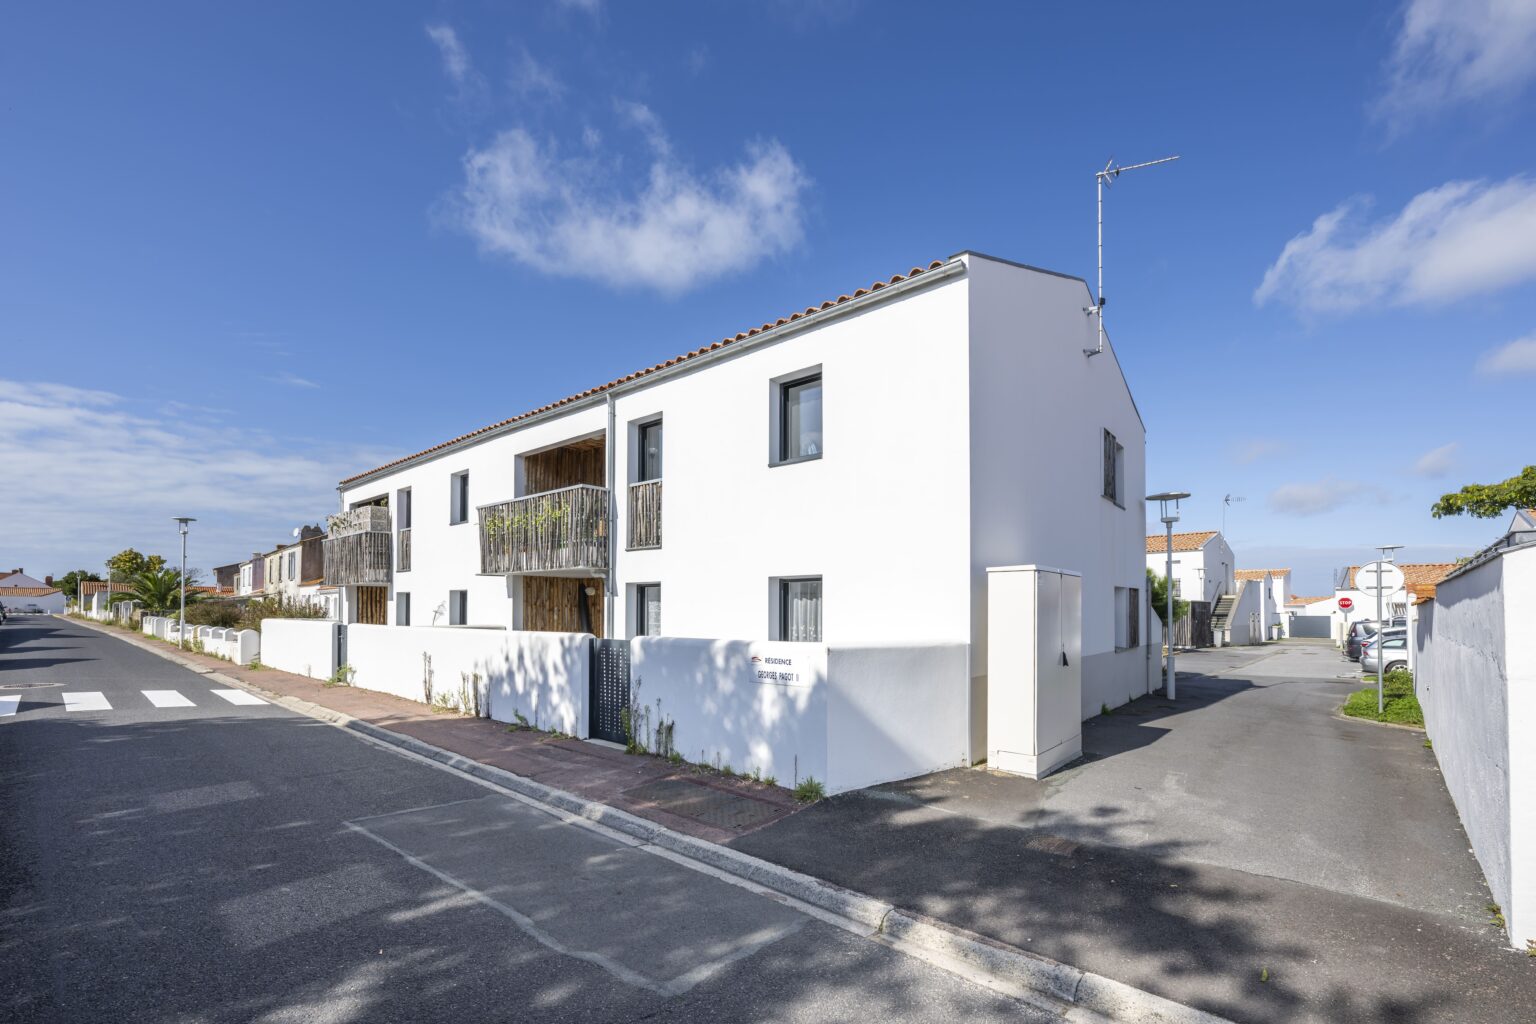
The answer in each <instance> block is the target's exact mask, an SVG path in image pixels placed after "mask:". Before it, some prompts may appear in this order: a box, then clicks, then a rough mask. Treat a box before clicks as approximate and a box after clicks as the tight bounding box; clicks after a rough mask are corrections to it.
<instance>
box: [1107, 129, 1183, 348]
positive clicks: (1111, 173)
mask: <svg viewBox="0 0 1536 1024" xmlns="http://www.w3.org/2000/svg"><path fill="white" fill-rule="evenodd" d="M1177 159H1178V157H1177V156H1165V157H1163V158H1162V159H1161V160H1148V161H1147V162H1146V163H1140V164H1130V165H1128V166H1124V167H1116V166H1115V158H1114V157H1110V158H1109V163H1107V164H1105V165H1104V169H1103V170H1102V171H1095V172H1094V175H1093V176H1094V179H1095V180H1096V181H1097V182H1098V186H1099V294H1098V297H1097V301H1096V302H1095V303H1094V304H1093V305H1092V306H1088V307H1087V308H1085V309H1084V310H1083V312H1084V313H1087V314H1088V315H1089V316H1097V317H1098V318H1099V347H1098V348H1085V349H1083V355H1085V356H1096V355H1098V354H1099V353H1100V352H1103V351H1104V189H1105V188H1107V187H1109V186H1111V185H1113V184H1114V183H1115V179H1116V178H1118V177H1120V175H1122V174H1124V173H1125V172H1126V171H1139V170H1140V169H1141V168H1143V167H1156V166H1157V165H1158V164H1169V163H1173V161H1175V160H1177Z"/></svg>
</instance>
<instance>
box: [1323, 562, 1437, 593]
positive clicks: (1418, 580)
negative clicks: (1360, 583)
mask: <svg viewBox="0 0 1536 1024" xmlns="http://www.w3.org/2000/svg"><path fill="white" fill-rule="evenodd" d="M1397 567H1398V568H1399V569H1401V570H1403V582H1404V584H1405V585H1406V586H1407V587H1408V589H1409V590H1412V589H1413V588H1414V587H1415V586H1419V585H1423V584H1428V585H1429V586H1434V585H1435V584H1437V583H1439V582H1440V581H1441V580H1443V579H1445V578H1446V576H1448V575H1450V572H1451V570H1452V569H1454V568H1456V563H1455V562H1399V563H1397ZM1359 569H1360V567H1359V566H1358V565H1352V566H1350V567H1349V589H1350V590H1353V589H1354V588H1355V573H1356V572H1358V571H1359Z"/></svg>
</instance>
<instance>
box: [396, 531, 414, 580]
mask: <svg viewBox="0 0 1536 1024" xmlns="http://www.w3.org/2000/svg"><path fill="white" fill-rule="evenodd" d="M395 566H396V570H397V571H398V572H410V571H411V528H410V527H409V526H402V527H401V528H400V550H399V551H397V552H395Z"/></svg>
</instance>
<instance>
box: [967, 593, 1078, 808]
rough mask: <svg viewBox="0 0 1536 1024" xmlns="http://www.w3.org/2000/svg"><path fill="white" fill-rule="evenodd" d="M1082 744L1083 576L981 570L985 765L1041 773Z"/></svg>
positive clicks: (1036, 775) (1064, 760)
mask: <svg viewBox="0 0 1536 1024" xmlns="http://www.w3.org/2000/svg"><path fill="white" fill-rule="evenodd" d="M1082 750H1083V740H1082V578H1081V577H1080V576H1078V575H1077V574H1076V573H1073V572H1069V571H1066V570H1062V569H1049V568H1045V567H1043V566H1033V565H1022V566H1004V567H999V568H990V569H988V570H987V761H988V763H989V764H990V765H991V766H992V767H993V768H996V769H998V770H1000V771H1005V772H1013V773H1015V774H1019V775H1026V776H1028V777H1030V778H1040V777H1042V776H1044V775H1047V774H1049V773H1050V772H1052V771H1054V770H1055V769H1056V768H1059V767H1060V766H1061V765H1063V764H1066V763H1067V762H1068V761H1071V760H1073V759H1074V758H1076V757H1078V756H1079V755H1080V754H1081V753H1082Z"/></svg>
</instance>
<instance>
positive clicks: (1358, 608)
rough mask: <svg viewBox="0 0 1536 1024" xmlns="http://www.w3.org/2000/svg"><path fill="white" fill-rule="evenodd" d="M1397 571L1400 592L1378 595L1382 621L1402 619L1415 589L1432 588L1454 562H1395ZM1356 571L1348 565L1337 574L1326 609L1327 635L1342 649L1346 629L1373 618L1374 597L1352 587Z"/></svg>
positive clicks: (1406, 612) (1452, 567)
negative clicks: (1343, 601) (1345, 602)
mask: <svg viewBox="0 0 1536 1024" xmlns="http://www.w3.org/2000/svg"><path fill="white" fill-rule="evenodd" d="M1396 564H1397V567H1398V568H1399V569H1401V570H1403V580H1404V586H1403V589H1401V590H1398V591H1397V592H1396V593H1392V594H1384V595H1382V613H1381V614H1382V617H1383V618H1386V619H1395V618H1402V617H1406V616H1407V614H1408V606H1409V603H1410V602H1411V601H1412V600H1413V592H1414V591H1415V590H1416V589H1419V588H1426V587H1429V588H1432V587H1434V586H1435V585H1436V584H1438V583H1439V582H1440V581H1441V580H1442V579H1444V578H1445V577H1446V575H1447V574H1449V573H1450V572H1451V570H1453V569H1455V568H1456V563H1455V562H1398V563H1396ZM1359 569H1360V567H1359V566H1358V565H1351V566H1348V567H1347V568H1345V569H1342V570H1340V571H1339V574H1338V578H1337V580H1336V581H1335V585H1334V592H1333V604H1332V605H1331V607H1330V608H1329V616H1330V625H1331V631H1330V635H1331V636H1332V637H1333V639H1334V642H1335V643H1337V644H1340V645H1342V644H1343V642H1344V633H1345V631H1346V630H1347V629H1348V628H1349V626H1350V625H1351V624H1352V623H1354V622H1356V621H1361V620H1363V621H1367V622H1371V621H1374V620H1375V618H1376V595H1375V594H1374V593H1372V594H1369V595H1368V594H1366V592H1365V591H1362V590H1358V589H1356V587H1355V573H1356V572H1358V571H1359ZM1341 599H1347V600H1348V603H1349V607H1348V608H1341V607H1339V602H1340V600H1341Z"/></svg>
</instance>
